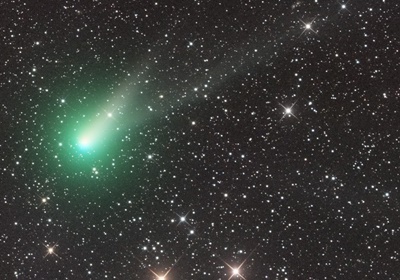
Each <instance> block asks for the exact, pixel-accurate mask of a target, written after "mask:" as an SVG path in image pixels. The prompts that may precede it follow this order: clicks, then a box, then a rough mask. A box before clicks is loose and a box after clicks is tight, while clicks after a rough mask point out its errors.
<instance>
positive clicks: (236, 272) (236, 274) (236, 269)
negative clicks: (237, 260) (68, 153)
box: [220, 245, 259, 280]
mask: <svg viewBox="0 0 400 280" xmlns="http://www.w3.org/2000/svg"><path fill="white" fill-rule="evenodd" d="M258 246H259V245H257V246H256V247H255V248H254V249H253V250H252V251H251V252H250V254H249V255H248V256H247V257H246V258H245V259H244V261H243V262H242V263H241V264H240V265H239V266H238V267H233V266H231V265H230V264H228V263H227V262H225V261H224V260H223V259H221V258H220V259H221V261H222V262H223V263H224V264H225V265H226V266H228V267H229V268H230V269H231V270H232V274H231V276H230V277H229V278H228V280H230V279H232V278H233V277H240V278H241V279H244V280H246V278H245V277H244V276H243V275H242V274H241V273H240V268H241V267H242V266H243V265H244V264H245V263H246V261H247V260H248V259H249V258H250V256H251V255H252V254H253V253H254V251H255V250H256V249H257V248H258Z"/></svg>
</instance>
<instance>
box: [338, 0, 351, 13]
mask: <svg viewBox="0 0 400 280" xmlns="http://www.w3.org/2000/svg"><path fill="white" fill-rule="evenodd" d="M349 1H350V0H349ZM349 1H347V2H346V3H340V2H338V3H339V4H340V7H341V8H342V10H346V11H348V12H349V13H350V11H349V9H347V3H349Z"/></svg>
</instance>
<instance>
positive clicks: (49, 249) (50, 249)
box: [43, 243, 60, 259]
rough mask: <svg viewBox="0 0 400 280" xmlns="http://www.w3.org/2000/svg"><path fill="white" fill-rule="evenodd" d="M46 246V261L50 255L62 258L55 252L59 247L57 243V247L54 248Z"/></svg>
mask: <svg viewBox="0 0 400 280" xmlns="http://www.w3.org/2000/svg"><path fill="white" fill-rule="evenodd" d="M43 245H44V244H43ZM44 246H45V247H46V248H47V253H46V255H45V256H44V257H43V258H44V259H45V258H46V257H47V256H48V255H55V256H57V257H58V258H60V256H59V255H57V254H56V252H55V247H56V246H57V243H56V244H55V245H53V246H49V245H44Z"/></svg>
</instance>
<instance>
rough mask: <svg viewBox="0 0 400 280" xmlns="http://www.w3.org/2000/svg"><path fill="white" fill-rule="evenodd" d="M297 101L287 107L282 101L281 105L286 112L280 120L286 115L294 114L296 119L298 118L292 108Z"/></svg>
mask: <svg viewBox="0 0 400 280" xmlns="http://www.w3.org/2000/svg"><path fill="white" fill-rule="evenodd" d="M296 103H297V101H296V102H295V103H293V104H292V106H290V107H285V106H283V105H282V104H281V103H279V105H281V107H282V108H283V109H284V110H285V112H284V114H283V116H282V118H281V119H280V120H279V121H281V120H282V119H283V118H284V117H286V116H289V117H290V116H293V117H295V118H296V119H298V118H297V117H296V116H295V115H294V114H293V112H292V108H293V106H294V105H296Z"/></svg>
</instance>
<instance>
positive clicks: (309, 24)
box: [299, 17, 317, 37]
mask: <svg viewBox="0 0 400 280" xmlns="http://www.w3.org/2000/svg"><path fill="white" fill-rule="evenodd" d="M316 18H317V17H315V18H314V19H313V20H312V21H311V22H307V23H306V22H304V21H302V20H301V19H300V21H301V23H302V24H303V25H304V27H303V28H304V30H303V32H301V34H300V36H301V35H303V34H304V32H306V31H307V30H311V31H312V32H314V33H315V34H317V32H316V31H315V30H314V29H312V24H313V23H314V21H315V19H316ZM300 36H299V37H300Z"/></svg>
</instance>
